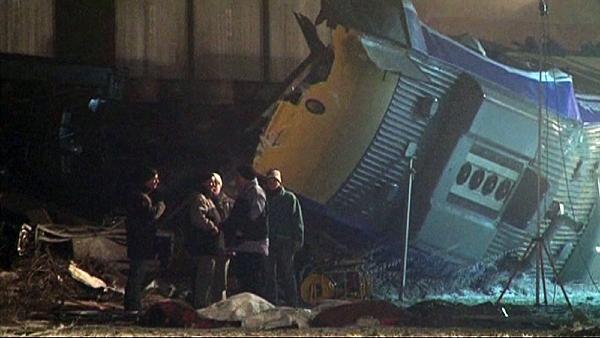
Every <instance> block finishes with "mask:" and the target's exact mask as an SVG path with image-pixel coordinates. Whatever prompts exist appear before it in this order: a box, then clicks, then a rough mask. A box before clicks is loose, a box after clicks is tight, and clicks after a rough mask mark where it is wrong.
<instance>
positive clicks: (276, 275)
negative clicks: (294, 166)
mask: <svg viewBox="0 0 600 338" xmlns="http://www.w3.org/2000/svg"><path fill="white" fill-rule="evenodd" d="M267 206H268V207H267V210H268V213H267V221H268V224H269V232H270V233H269V244H270V255H269V258H268V259H267V285H268V287H267V289H268V290H269V291H270V292H271V301H272V302H274V303H278V300H279V294H278V290H279V289H280V288H279V285H281V290H282V291H283V295H284V301H285V302H286V304H287V305H289V306H294V307H296V306H298V289H297V284H296V272H295V269H294V256H295V255H296V253H297V252H298V250H300V248H302V246H303V244H304V221H303V218H302V208H301V207H300V202H299V201H298V198H296V195H294V193H292V192H291V191H289V190H287V189H285V188H284V187H283V185H282V183H281V172H279V170H277V169H271V170H270V171H269V172H268V173H267ZM279 281H281V284H279Z"/></svg>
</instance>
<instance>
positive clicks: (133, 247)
mask: <svg viewBox="0 0 600 338" xmlns="http://www.w3.org/2000/svg"><path fill="white" fill-rule="evenodd" d="M133 179H134V189H133V191H132V192H131V193H130V194H129V196H128V199H127V257H129V275H128V277H127V286H126V287H125V302H124V306H125V310H126V311H141V310H142V291H143V287H144V283H145V282H146V276H147V274H148V272H149V271H150V269H151V267H152V261H153V260H154V259H155V257H156V248H155V241H156V230H157V228H156V220H158V218H159V217H160V216H161V215H162V214H163V212H164V211H165V203H164V202H162V201H160V202H158V203H154V201H152V198H151V194H152V192H154V191H155V190H156V188H157V187H158V184H159V183H160V180H159V178H158V172H157V171H156V170H155V169H152V168H142V169H141V170H140V171H139V172H137V173H135V176H134V178H133Z"/></svg>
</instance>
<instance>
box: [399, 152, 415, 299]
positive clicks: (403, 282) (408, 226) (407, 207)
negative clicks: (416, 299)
mask: <svg viewBox="0 0 600 338" xmlns="http://www.w3.org/2000/svg"><path fill="white" fill-rule="evenodd" d="M413 161H414V157H411V158H410V161H409V164H408V167H409V171H410V172H409V175H408V197H407V199H406V228H405V232H404V256H402V265H403V266H402V288H401V290H400V300H404V288H405V287H406V262H407V257H408V234H409V230H410V202H411V199H412V196H411V195H412V184H413V179H414V176H415V171H414V169H413Z"/></svg>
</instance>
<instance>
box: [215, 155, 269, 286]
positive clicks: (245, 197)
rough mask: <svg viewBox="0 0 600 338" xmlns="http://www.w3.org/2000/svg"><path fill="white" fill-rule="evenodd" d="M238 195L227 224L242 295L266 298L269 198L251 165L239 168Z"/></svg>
mask: <svg viewBox="0 0 600 338" xmlns="http://www.w3.org/2000/svg"><path fill="white" fill-rule="evenodd" d="M236 186H237V189H238V196H237V198H236V200H235V203H234V205H233V209H232V210H231V215H230V216H229V218H228V219H227V221H226V222H225V224H224V228H225V232H226V233H225V236H226V245H227V247H228V248H229V249H230V250H232V251H234V252H235V258H234V259H233V261H232V265H233V267H232V270H233V272H234V274H235V277H236V278H237V280H238V282H239V284H240V288H239V289H240V290H239V291H241V292H252V293H254V294H257V295H260V296H263V293H264V281H265V263H266V261H265V259H266V257H267V255H268V254H269V238H268V237H269V228H268V225H267V218H266V203H267V199H266V196H265V192H264V190H263V189H262V188H261V187H260V185H259V184H258V180H257V178H256V172H255V171H254V168H253V167H252V166H250V165H241V166H239V167H237V176H236Z"/></svg>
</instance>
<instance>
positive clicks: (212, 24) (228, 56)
mask: <svg viewBox="0 0 600 338" xmlns="http://www.w3.org/2000/svg"><path fill="white" fill-rule="evenodd" d="M261 18H262V14H261V1H260V0H243V1H240V0H237V1H236V0H196V1H194V48H195V50H194V63H195V64H194V66H195V67H194V68H195V69H196V74H195V75H196V78H199V79H210V80H248V81H257V80H262V39H261V33H262V27H261Z"/></svg>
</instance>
